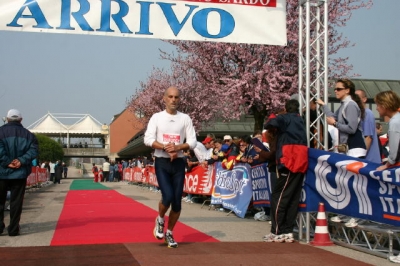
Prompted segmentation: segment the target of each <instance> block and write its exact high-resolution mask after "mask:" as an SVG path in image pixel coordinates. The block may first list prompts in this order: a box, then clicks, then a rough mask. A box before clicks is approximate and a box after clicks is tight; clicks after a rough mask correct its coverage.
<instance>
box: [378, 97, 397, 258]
mask: <svg viewBox="0 0 400 266" xmlns="http://www.w3.org/2000/svg"><path fill="white" fill-rule="evenodd" d="M374 100H375V103H376V110H377V111H378V113H379V115H381V116H388V117H389V118H390V120H389V129H388V133H387V134H388V139H389V142H388V146H389V156H388V160H387V162H386V163H385V164H384V165H382V166H379V167H378V168H377V169H376V170H379V171H382V170H385V169H387V168H392V167H395V166H399V165H400V113H399V108H400V98H399V96H398V95H397V94H396V93H395V92H393V91H382V92H380V93H378V94H377V95H376V96H375V98H374ZM399 262H400V257H399Z"/></svg>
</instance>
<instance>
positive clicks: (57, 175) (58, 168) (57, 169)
mask: <svg viewBox="0 0 400 266" xmlns="http://www.w3.org/2000/svg"><path fill="white" fill-rule="evenodd" d="M62 173H63V166H62V165H61V162H60V161H56V164H55V165H54V184H61V181H60V180H61V178H62Z"/></svg>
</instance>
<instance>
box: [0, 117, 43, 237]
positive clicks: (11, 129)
mask: <svg viewBox="0 0 400 266" xmlns="http://www.w3.org/2000/svg"><path fill="white" fill-rule="evenodd" d="M21 121H22V116H21V113H20V112H19V111H18V110H16V109H11V110H10V111H8V113H7V122H8V123H7V124H5V125H3V126H2V127H0V234H2V233H3V231H4V229H5V224H4V208H5V202H6V196H7V189H9V190H10V191H11V198H10V225H9V226H8V235H9V236H17V235H19V234H20V227H19V221H20V219H21V213H22V204H23V199H24V195H25V187H26V180H27V178H28V176H29V174H30V173H31V171H32V160H33V159H35V158H36V156H37V155H38V141H37V139H36V137H35V135H33V134H32V133H31V132H30V131H29V130H27V129H25V128H24V127H23V126H22V124H21Z"/></svg>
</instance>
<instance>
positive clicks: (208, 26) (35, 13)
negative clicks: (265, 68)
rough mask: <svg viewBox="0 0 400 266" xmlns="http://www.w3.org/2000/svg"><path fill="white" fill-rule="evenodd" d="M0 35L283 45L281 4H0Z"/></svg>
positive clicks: (231, 0) (44, 0) (5, 0)
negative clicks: (6, 32)
mask: <svg viewBox="0 0 400 266" xmlns="http://www.w3.org/2000/svg"><path fill="white" fill-rule="evenodd" d="M0 30H10V31H27V32H49V33H70V34H85V35H102V36H122V37H136V38H155V39H166V40H189V41H212V42H229V43H251V44H269V45H286V0H189V1H179V0H178V1H171V0H169V1H136V0H131V1H129V0H96V1H95V0H0Z"/></svg>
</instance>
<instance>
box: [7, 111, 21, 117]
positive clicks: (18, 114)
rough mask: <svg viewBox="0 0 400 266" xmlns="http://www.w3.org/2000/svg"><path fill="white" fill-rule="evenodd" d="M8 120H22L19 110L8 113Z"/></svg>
mask: <svg viewBox="0 0 400 266" xmlns="http://www.w3.org/2000/svg"><path fill="white" fill-rule="evenodd" d="M7 118H10V119H21V118H22V115H21V112H20V111H18V110H17V109H11V110H10V111H8V113H7Z"/></svg>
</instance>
